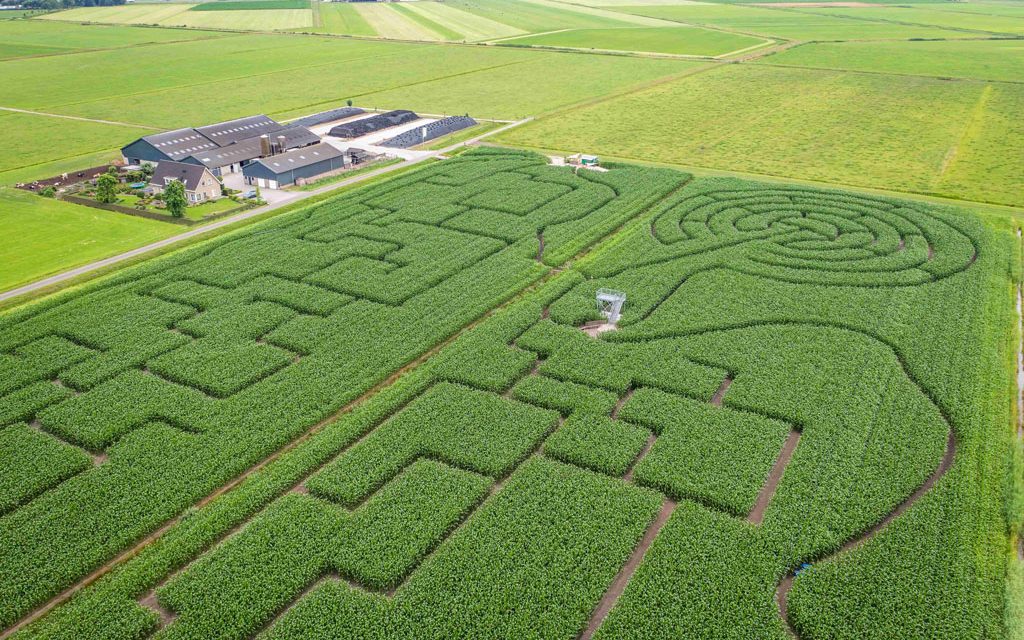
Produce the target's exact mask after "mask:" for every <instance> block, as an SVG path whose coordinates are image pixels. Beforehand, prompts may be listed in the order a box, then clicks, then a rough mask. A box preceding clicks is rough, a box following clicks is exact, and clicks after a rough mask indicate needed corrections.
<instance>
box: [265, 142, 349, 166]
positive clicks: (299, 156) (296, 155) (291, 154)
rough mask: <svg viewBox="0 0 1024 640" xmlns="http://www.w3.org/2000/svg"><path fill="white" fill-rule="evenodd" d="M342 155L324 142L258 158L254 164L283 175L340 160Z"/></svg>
mask: <svg viewBox="0 0 1024 640" xmlns="http://www.w3.org/2000/svg"><path fill="white" fill-rule="evenodd" d="M343 155H345V154H344V153H343V152H341V151H339V150H338V149H335V148H334V147H333V146H331V145H329V144H327V143H326V142H321V143H319V144H314V145H312V146H309V147H303V148H301V149H293V150H292V151H288V152H285V153H282V154H279V155H276V156H270V157H269V158H260V159H259V160H257V161H256V162H257V163H259V164H262V165H263V166H264V167H266V168H268V169H270V170H271V171H272V172H274V173H284V172H285V171H290V170H291V169H298V168H301V167H308V166H309V165H311V164H316V163H318V162H323V161H324V160H330V159H331V158H340V157H342V156H343Z"/></svg>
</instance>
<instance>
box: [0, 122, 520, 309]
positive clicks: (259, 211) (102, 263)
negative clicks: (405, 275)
mask: <svg viewBox="0 0 1024 640" xmlns="http://www.w3.org/2000/svg"><path fill="white" fill-rule="evenodd" d="M0 108H2V107H0ZM530 120H532V118H526V119H524V120H517V121H516V122H512V123H509V124H507V125H505V126H504V127H499V128H497V129H493V130H491V131H488V132H486V133H483V134H481V135H479V136H476V137H475V138H470V139H469V140H466V141H463V142H458V143H456V144H453V145H451V146H448V147H445V148H443V149H439V150H437V151H431V152H429V153H425V154H423V155H419V156H416V157H413V158H409V159H407V160H405V161H403V162H400V163H398V164H392V165H388V166H387V167H381V168H380V169H378V170H376V171H370V172H367V173H363V174H360V175H358V176H354V177H352V178H349V179H348V180H341V181H340V182H335V183H332V184H329V185H327V186H324V187H321V188H319V189H312V190H310V191H301V192H295V193H293V194H291V196H292V197H288V198H284V199H281V200H279V201H277V202H274V203H272V204H268V205H266V206H262V207H257V208H255V209H249V210H248V211H243V212H241V213H238V214H236V215H233V216H230V217H227V218H221V219H220V220H217V221H215V222H211V223H209V224H204V225H202V226H200V227H196V228H195V229H191V230H189V231H186V232H184V233H179V234H178V235H176V236H171V237H169V238H164V239H163V240H158V241H156V242H152V243H150V244H147V245H144V246H141V247H138V248H136V249H132V250H130V251H125V252H124V253H119V254H117V255H114V256H110V257H109V258H103V259H102V260H96V261H95V262H90V263H89V264H84V265H82V266H80V267H75V268H74V269H70V270H68V271H63V272H61V273H58V274H55V275H52V276H49V277H47V278H43V279H41V280H36V281H35V282H30V283H29V284H26V285H22V286H20V287H17V288H15V289H9V290H7V291H4V292H0V302H3V301H4V300H10V299H11V298H16V297H18V296H23V295H25V294H27V293H32V292H33V291H39V290H40V289H44V288H46V287H50V286H52V285H55V284H60V283H61V282H65V281H67V280H70V279H72V278H76V277H78V276H81V275H84V274H87V273H90V272H93V271H96V270H97V269H102V268H104V267H108V266H110V265H114V264H117V263H119V262H124V261H125V260H129V259H131V258H134V257H136V256H141V255H143V254H146V253H149V252H151V251H156V250H157V249H162V248H164V247H169V246H171V245H173V244H176V243H178V242H181V241H182V240H187V239H189V238H194V237H196V236H199V235H203V234H204V233H209V232H210V231H214V230H216V229H220V228H222V227H226V226H228V225H232V224H235V223H236V222H240V221H242V220H246V219H248V218H252V217H253V216H259V215H263V214H264V213H267V212H268V211H273V210H275V209H280V208H281V207H284V206H287V205H290V204H292V203H294V202H299V201H301V200H304V199H306V198H309V197H312V196H315V195H319V194H322V193H326V192H328V191H333V190H334V189H340V188H342V187H346V186H348V185H351V184H356V183H358V182H362V181H363V180H369V179H370V178H375V177H377V176H379V175H381V174H384V173H388V172H391V171H396V170H398V169H401V168H403V167H408V166H412V165H414V164H418V163H420V162H424V161H426V160H429V159H431V158H434V157H436V156H439V155H443V154H445V153H447V152H450V151H453V150H455V149H457V148H459V147H461V146H463V145H467V144H474V143H476V142H479V141H480V140H481V139H483V138H486V137H488V136H492V135H495V134H497V133H501V132H502V131H505V130H507V129H511V128H512V127H516V126H519V125H521V124H524V123H526V122H529V121H530Z"/></svg>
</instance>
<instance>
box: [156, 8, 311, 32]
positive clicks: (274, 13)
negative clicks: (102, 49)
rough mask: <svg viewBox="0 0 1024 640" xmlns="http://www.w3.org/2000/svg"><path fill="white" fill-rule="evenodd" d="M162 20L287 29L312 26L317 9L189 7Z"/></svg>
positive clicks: (213, 26)
mask: <svg viewBox="0 0 1024 640" xmlns="http://www.w3.org/2000/svg"><path fill="white" fill-rule="evenodd" d="M160 24H162V25H167V26H172V27H178V26H181V27H196V28H200V29H238V30H242V31H284V30H287V29H301V28H304V27H310V26H312V25H313V12H312V11H310V10H309V9H259V10H232V11H185V12H183V13H177V14H175V15H173V16H171V17H170V18H164V19H163V20H161V21H160Z"/></svg>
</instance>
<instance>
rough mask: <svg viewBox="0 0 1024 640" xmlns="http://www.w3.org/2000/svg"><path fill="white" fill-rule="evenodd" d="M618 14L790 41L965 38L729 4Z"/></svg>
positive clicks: (911, 27)
mask: <svg viewBox="0 0 1024 640" xmlns="http://www.w3.org/2000/svg"><path fill="white" fill-rule="evenodd" d="M619 9H620V10H622V11H625V12H629V13H633V14H637V15H645V16H650V17H653V18H660V19H663V20H673V21H676V22H682V23H686V24H696V25H708V26H714V27H719V28H722V29H729V30H735V31H739V32H742V33H751V34H757V35H765V36H775V37H779V38H788V39H791V40H869V39H875V40H878V39H908V38H969V37H977V34H976V33H975V34H972V33H970V32H966V31H955V30H953V29H949V28H945V27H938V26H922V25H917V24H897V23H895V22H885V21H878V20H870V19H864V20H852V19H848V18H842V17H839V16H837V15H832V14H830V13H820V14H819V13H812V12H810V11H804V10H800V11H797V10H795V9H768V8H764V7H753V6H736V5H730V4H689V5H672V6H668V5H658V6H635V5H631V6H626V7H620V8H619Z"/></svg>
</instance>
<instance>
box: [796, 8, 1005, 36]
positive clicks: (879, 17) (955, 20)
mask: <svg viewBox="0 0 1024 640" xmlns="http://www.w3.org/2000/svg"><path fill="white" fill-rule="evenodd" d="M800 11H807V12H808V13H816V14H820V15H830V16H839V17H843V18H859V19H866V20H876V21H885V22H900V23H907V24H920V25H928V26H937V27H946V28H950V29H957V30H965V31H973V32H980V33H993V34H1002V35H1024V16H1008V15H986V14H983V13H977V12H974V13H972V12H962V13H954V12H952V11H936V10H935V9H931V8H924V7H907V6H892V7H869V8H866V9H865V8H859V7H834V8H828V9H801V10H800Z"/></svg>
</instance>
